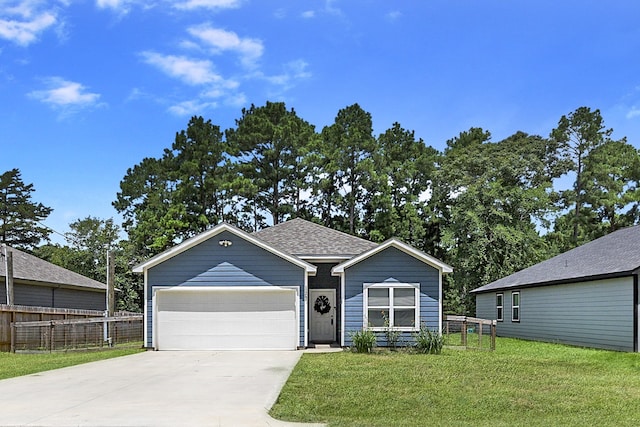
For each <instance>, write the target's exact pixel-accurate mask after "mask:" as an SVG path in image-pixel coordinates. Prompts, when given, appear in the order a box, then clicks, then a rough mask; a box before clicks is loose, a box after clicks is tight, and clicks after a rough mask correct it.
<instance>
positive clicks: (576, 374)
mask: <svg viewBox="0 0 640 427" xmlns="http://www.w3.org/2000/svg"><path fill="white" fill-rule="evenodd" d="M271 415H272V416H274V417H275V418H278V419H282V420H288V421H306V422H327V423H329V425H331V426H518V425H522V426H525V425H526V426H586V425H599V426H637V425H638V424H639V423H640V354H637V353H618V352H610V351H599V350H589V349H580V348H575V347H568V346H562V345H555V344H546V343H536V342H528V341H520V340H514V339H507V338H502V339H501V338H498V341H497V350H496V351H495V352H488V351H463V350H451V349H445V350H444V351H443V354H442V355H418V354H407V353H402V352H398V353H389V352H386V353H380V354H354V353H348V352H342V353H326V354H304V355H303V356H302V358H301V360H300V362H299V363H298V365H297V366H296V368H295V370H294V372H293V374H292V375H291V377H290V378H289V381H288V382H287V384H286V385H285V387H284V389H283V390H282V393H281V394H280V397H279V398H278V401H277V402H276V404H275V405H274V407H273V408H272V410H271Z"/></svg>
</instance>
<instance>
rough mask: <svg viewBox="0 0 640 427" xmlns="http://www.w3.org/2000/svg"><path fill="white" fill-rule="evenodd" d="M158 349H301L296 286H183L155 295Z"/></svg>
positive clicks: (157, 292)
mask: <svg viewBox="0 0 640 427" xmlns="http://www.w3.org/2000/svg"><path fill="white" fill-rule="evenodd" d="M155 300H156V301H155V319H154V325H155V328H154V329H155V338H156V343H155V347H156V348H157V349H158V350H276V349H277V350H295V349H296V347H297V345H298V322H297V316H296V306H297V304H296V292H295V290H294V289H287V288H279V287H271V286H269V287H265V286H263V287H180V288H171V289H160V290H157V291H156V295H155Z"/></svg>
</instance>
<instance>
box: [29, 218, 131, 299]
mask: <svg viewBox="0 0 640 427" xmlns="http://www.w3.org/2000/svg"><path fill="white" fill-rule="evenodd" d="M69 228H70V229H71V231H70V232H68V233H65V238H66V240H67V242H68V243H69V245H65V246H60V245H58V244H56V245H44V246H41V247H39V248H37V249H36V251H35V254H36V256H38V257H40V258H42V259H44V260H47V261H49V262H51V263H53V264H56V265H59V266H61V267H64V268H66V269H68V270H71V271H75V272H76V273H79V274H82V275H83V276H86V277H89V278H91V279H93V280H97V281H99V282H102V283H105V282H106V280H107V251H111V252H113V254H114V259H115V266H116V269H115V270H116V276H115V287H116V288H117V290H118V291H117V292H116V309H117V310H126V311H141V308H142V305H141V304H142V300H143V296H142V294H143V284H142V278H141V277H139V276H138V275H133V273H131V265H130V262H131V261H132V260H136V258H137V257H136V256H135V254H134V253H133V252H132V248H133V246H132V245H131V244H130V243H129V242H127V241H123V240H121V239H120V227H119V226H117V225H116V224H115V223H114V221H113V219H112V218H110V219H106V220H103V219H99V218H94V217H91V216H89V217H86V218H84V219H78V220H76V221H74V222H72V223H71V224H69ZM138 261H141V260H140V259H138Z"/></svg>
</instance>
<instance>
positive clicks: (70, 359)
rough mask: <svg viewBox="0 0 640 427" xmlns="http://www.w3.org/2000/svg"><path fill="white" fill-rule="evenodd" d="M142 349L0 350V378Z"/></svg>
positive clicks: (137, 351)
mask: <svg viewBox="0 0 640 427" xmlns="http://www.w3.org/2000/svg"><path fill="white" fill-rule="evenodd" d="M141 351H143V350H142V349H141V348H123V349H111V350H101V351H78V352H69V353H38V354H15V353H4V352H0V379H5V378H12V377H19V376H22V375H29V374H34V373H36V372H42V371H49V370H51V369H58V368H64V367H66V366H72V365H79V364H81V363H88V362H95V361H97V360H104V359H111V358H113V357H120V356H126V355H129V354H134V353H139V352H141Z"/></svg>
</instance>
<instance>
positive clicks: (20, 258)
mask: <svg viewBox="0 0 640 427" xmlns="http://www.w3.org/2000/svg"><path fill="white" fill-rule="evenodd" d="M8 249H9V250H10V251H11V252H12V254H13V256H12V258H13V303H14V304H15V305H30V306H39V307H55V308H76V309H83V310H105V308H106V302H105V301H106V294H107V285H105V284H104V283H100V282H98V281H96V280H93V279H90V278H88V277H85V276H83V275H81V274H78V273H74V272H73V271H70V270H67V269H66V268H62V267H59V266H57V265H55V264H51V263H50V262H47V261H45V260H42V259H40V258H38V257H36V256H33V255H30V254H28V253H26V252H22V251H20V250H18V249H14V248H10V247H8ZM1 252H2V251H0V281H1V283H0V304H6V302H7V289H6V285H5V284H6V274H7V273H6V266H5V260H4V256H3V255H2V253H1Z"/></svg>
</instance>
